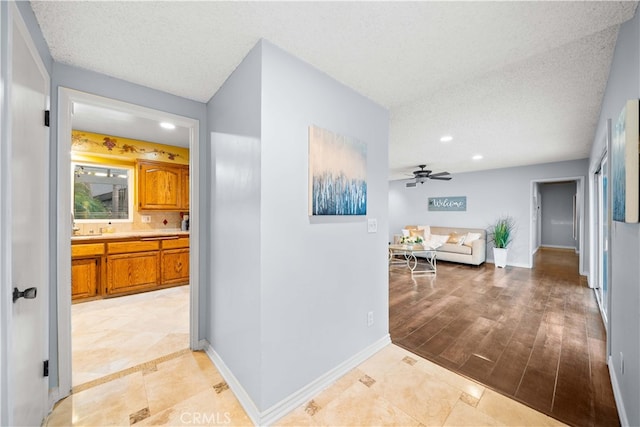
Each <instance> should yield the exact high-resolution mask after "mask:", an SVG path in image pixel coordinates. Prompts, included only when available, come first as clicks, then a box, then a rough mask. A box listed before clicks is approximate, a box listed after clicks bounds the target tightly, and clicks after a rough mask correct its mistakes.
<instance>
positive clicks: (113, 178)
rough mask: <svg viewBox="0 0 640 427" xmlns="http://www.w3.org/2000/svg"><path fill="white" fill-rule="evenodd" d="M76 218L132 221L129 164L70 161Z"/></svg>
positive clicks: (131, 179) (131, 191) (99, 220)
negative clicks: (71, 162)
mask: <svg viewBox="0 0 640 427" xmlns="http://www.w3.org/2000/svg"><path fill="white" fill-rule="evenodd" d="M71 168H72V179H73V216H74V218H75V221H76V222H107V221H110V222H131V221H133V167H127V166H110V165H95V164H83V163H73V164H72V165H71Z"/></svg>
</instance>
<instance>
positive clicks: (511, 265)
mask: <svg viewBox="0 0 640 427" xmlns="http://www.w3.org/2000/svg"><path fill="white" fill-rule="evenodd" d="M486 263H487V264H495V261H494V260H492V259H489V260H487V261H486ZM507 267H520V268H528V269H532V268H533V266H531V265H529V264H521V263H519V262H514V263H511V262H508V263H507ZM496 268H500V267H496Z"/></svg>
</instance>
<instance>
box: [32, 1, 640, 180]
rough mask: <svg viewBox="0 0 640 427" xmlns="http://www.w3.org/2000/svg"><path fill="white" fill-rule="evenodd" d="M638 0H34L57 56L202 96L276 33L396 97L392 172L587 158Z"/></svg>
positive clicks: (375, 91)
mask: <svg viewBox="0 0 640 427" xmlns="http://www.w3.org/2000/svg"><path fill="white" fill-rule="evenodd" d="M636 5H637V3H636V2H170V1H169V2H58V1H43V2H38V1H36V2H32V8H33V10H34V12H35V14H36V17H37V19H38V22H39V23H40V26H41V28H42V31H43V34H44V37H45V40H46V41H47V43H48V45H49V48H50V50H51V54H52V56H53V58H54V60H56V61H58V62H62V63H65V64H69V65H73V66H77V67H81V68H86V69H89V70H93V71H97V72H100V73H104V74H107V75H110V76H113V77H118V78H121V79H124V80H128V81H131V82H134V83H138V84H141V85H145V86H148V87H152V88H155V89H158V90H162V91H165V92H169V93H172V94H175V95H179V96H182V97H186V98H190V99H193V100H196V101H201V102H206V101H208V100H209V99H210V98H211V96H212V95H213V94H214V93H215V92H216V91H217V90H218V88H219V87H220V86H221V85H222V83H223V82H224V81H225V79H226V78H227V77H228V76H229V74H230V73H231V72H232V71H233V70H234V68H235V67H236V66H237V65H238V64H239V63H240V61H241V60H242V58H243V57H244V56H245V55H246V54H247V52H248V51H249V50H250V49H251V48H252V47H253V46H254V45H255V43H256V42H257V41H258V40H259V39H260V38H265V39H267V40H269V41H271V42H272V43H274V44H276V45H278V46H280V47H281V48H283V49H285V50H286V51H288V52H290V53H292V54H293V55H295V56H297V57H299V58H301V59H303V60H305V61H307V62H309V63H310V64H312V65H314V66H316V67H317V68H319V69H321V70H323V71H324V72H326V73H327V74H329V75H331V76H332V77H334V78H335V79H337V80H339V81H341V82H342V83H344V84H346V85H347V86H350V87H352V88H353V89H355V90H357V91H358V92H360V93H362V94H364V95H366V96H367V97H369V98H371V99H372V100H374V101H376V102H378V103H380V104H382V105H384V106H386V107H388V108H389V109H390V112H391V135H390V165H389V166H390V173H391V177H392V178H398V177H402V176H403V172H407V171H410V170H411V169H413V168H414V167H415V166H416V165H417V164H420V163H427V164H428V165H429V167H430V169H434V170H442V169H448V170H449V171H450V172H453V173H455V172H463V171H471V170H480V169H490V168H497V167H507V166H516V165H525V164H534V163H541V162H550V161H559V160H569V159H578V158H585V157H587V156H588V153H589V151H590V146H591V142H592V141H593V138H594V135H593V133H594V131H595V125H596V121H597V120H598V115H599V110H600V103H601V101H602V94H603V93H604V89H605V85H606V80H607V77H608V72H609V67H610V63H611V58H612V54H613V49H614V46H615V41H616V37H617V32H618V28H619V24H620V23H622V22H624V21H626V20H628V19H630V18H632V17H633V14H634V12H635V9H636ZM444 134H451V135H452V136H453V138H454V139H453V141H451V142H449V143H446V144H444V143H441V142H440V141H439V139H440V137H441V136H442V135H444ZM475 154H481V155H483V157H484V158H483V159H482V160H478V161H474V160H472V159H471V156H472V155H475Z"/></svg>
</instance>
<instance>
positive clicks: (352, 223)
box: [207, 41, 389, 413]
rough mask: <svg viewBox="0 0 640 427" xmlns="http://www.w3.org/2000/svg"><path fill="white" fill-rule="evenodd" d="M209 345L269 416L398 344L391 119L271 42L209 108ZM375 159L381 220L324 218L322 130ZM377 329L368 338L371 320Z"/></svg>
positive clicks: (372, 213)
mask: <svg viewBox="0 0 640 427" xmlns="http://www.w3.org/2000/svg"><path fill="white" fill-rule="evenodd" d="M208 116H209V123H210V130H211V131H212V140H211V143H212V153H213V158H212V159H213V162H214V164H215V174H214V175H213V176H214V180H213V182H212V186H213V187H214V192H215V199H214V200H215V201H214V203H213V205H212V216H211V221H212V222H213V224H214V226H213V233H212V235H211V240H212V241H213V244H214V247H213V253H212V258H211V260H210V263H211V265H212V271H213V276H212V282H211V289H210V292H211V294H210V297H209V301H210V304H211V312H210V313H209V314H210V315H209V318H208V329H207V339H208V340H210V342H211V344H212V346H213V348H214V350H215V351H216V353H217V354H218V355H219V356H220V358H221V359H222V361H223V363H224V364H225V365H226V366H227V367H228V368H229V370H230V371H231V373H232V375H233V376H234V377H235V378H236V379H237V380H238V381H239V383H240V385H241V387H242V388H243V389H244V390H245V391H246V392H247V394H248V395H249V398H250V399H251V401H252V403H253V404H255V406H256V408H257V410H258V412H261V413H265V412H268V411H269V410H270V409H271V408H274V407H276V406H278V405H280V404H282V402H284V401H285V400H286V399H287V398H288V397H291V396H292V395H295V394H296V393H298V392H300V390H302V389H303V388H304V387H305V386H308V385H309V384H310V383H312V382H314V381H316V380H318V379H319V378H321V377H322V376H323V375H326V374H327V373H329V372H331V371H332V370H333V369H335V368H336V367H337V366H338V365H340V364H342V363H344V362H346V361H348V360H349V359H350V358H351V357H353V356H355V355H356V354H358V353H359V352H361V351H363V350H364V349H366V348H367V347H369V346H371V345H372V344H375V343H376V342H378V341H379V340H381V339H384V338H385V337H388V289H387V288H388V284H387V280H388V278H387V277H388V271H387V268H388V267H387V243H386V241H387V236H386V230H387V228H388V220H387V212H388V207H387V202H388V175H387V174H388V157H387V156H388V134H389V124H388V122H389V119H388V112H387V111H386V110H385V109H384V108H382V107H380V106H378V105H376V104H374V103H373V102H371V101H369V100H368V99H366V98H365V97H363V96H361V95H359V94H357V93H355V92H354V91H353V90H351V89H349V88H347V87H345V86H343V85H342V84H340V83H338V82H336V81H334V80H333V79H331V78H330V77H329V76H327V75H326V74H324V73H322V72H320V71H318V70H316V69H314V68H313V67H311V66H309V65H308V64H306V63H304V62H302V61H300V60H298V59H296V58H294V57H293V56H291V55H289V54H287V53H286V52H284V51H282V50H281V49H279V48H277V47H276V46H274V45H272V44H271V43H269V42H266V41H261V42H260V43H259V44H258V45H257V46H256V47H255V48H254V49H253V50H252V51H251V52H250V53H249V55H248V56H247V57H246V58H245V59H244V61H243V62H242V63H241V64H240V66H239V67H238V68H237V69H236V70H235V71H234V73H233V74H232V75H231V76H230V77H229V79H228V80H227V82H226V83H225V85H224V86H223V87H222V89H221V90H220V91H218V93H216V95H214V97H213V98H212V100H211V101H210V102H209V104H208ZM314 124H315V125H318V126H321V127H323V128H326V129H329V130H331V131H333V132H336V133H339V134H342V135H347V136H350V137H353V138H356V139H359V140H360V141H363V142H365V143H366V144H367V147H368V169H367V174H368V176H367V180H368V215H367V217H368V218H375V219H377V222H378V228H379V230H380V231H379V232H378V233H372V234H369V233H367V222H366V218H365V217H330V218H329V217H326V218H325V217H316V218H310V217H309V216H308V212H307V206H308V187H307V185H308V166H307V165H308V127H309V126H310V125H314ZM369 311H373V312H374V325H373V326H371V327H368V326H367V312H369Z"/></svg>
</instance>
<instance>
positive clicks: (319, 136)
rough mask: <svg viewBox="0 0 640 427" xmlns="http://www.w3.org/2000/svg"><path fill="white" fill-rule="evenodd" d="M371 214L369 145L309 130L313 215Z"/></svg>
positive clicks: (310, 187)
mask: <svg viewBox="0 0 640 427" xmlns="http://www.w3.org/2000/svg"><path fill="white" fill-rule="evenodd" d="M366 214H367V145H366V144H365V143H363V142H361V141H358V140H356V139H354V138H350V137H347V136H342V135H338V134H336V133H333V132H331V131H328V130H326V129H322V128H320V127H317V126H309V215H310V216H317V215H366Z"/></svg>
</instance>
